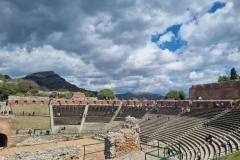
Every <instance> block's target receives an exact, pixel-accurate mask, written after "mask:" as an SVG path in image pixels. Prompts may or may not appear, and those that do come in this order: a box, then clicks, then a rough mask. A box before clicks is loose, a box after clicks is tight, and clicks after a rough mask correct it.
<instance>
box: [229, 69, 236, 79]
mask: <svg viewBox="0 0 240 160" xmlns="http://www.w3.org/2000/svg"><path fill="white" fill-rule="evenodd" d="M235 79H238V75H237V72H236V70H235V68H232V69H231V76H230V80H235Z"/></svg>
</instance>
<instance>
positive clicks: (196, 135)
mask: <svg viewBox="0 0 240 160" xmlns="http://www.w3.org/2000/svg"><path fill="white" fill-rule="evenodd" d="M222 111H223V109H203V110H198V109H196V110H191V111H190V112H186V113H184V114H183V116H182V117H180V119H179V120H178V121H175V122H173V123H171V124H169V125H168V126H167V127H166V128H165V129H163V130H161V132H159V133H158V134H155V135H154V136H153V138H156V139H165V140H168V141H179V142H182V143H183V144H185V146H184V145H183V146H182V147H181V151H182V152H184V156H183V158H184V159H196V157H197V151H200V153H201V158H202V159H203V160H207V159H209V158H213V157H214V155H215V154H219V153H220V152H221V155H222V154H225V153H224V152H225V148H223V147H221V146H220V144H221V143H222V141H223V139H227V140H230V143H231V145H232V148H233V151H238V150H239V145H240V144H239V142H240V138H239V137H240V134H239V132H233V131H235V130H236V129H238V128H239V127H240V123H239V122H240V121H239V120H240V114H239V113H240V110H237V109H233V110H231V111H230V112H228V113H225V114H223V115H222V116H220V117H219V118H218V119H216V120H214V121H212V122H210V123H209V126H208V127H207V128H205V127H204V126H203V123H204V122H206V120H207V119H210V118H213V117H214V116H216V115H218V114H219V113H222ZM159 112H160V111H159ZM195 117H197V118H195ZM165 123H166V116H162V117H159V118H157V117H154V118H151V119H150V120H146V121H143V122H141V123H140V126H141V133H140V134H141V135H144V136H148V135H151V133H154V132H155V131H156V130H157V129H158V128H160V127H161V126H162V125H163V124H165ZM193 128H195V129H193ZM207 134H210V135H212V137H213V142H212V144H208V142H206V141H205V137H206V135H207Z"/></svg>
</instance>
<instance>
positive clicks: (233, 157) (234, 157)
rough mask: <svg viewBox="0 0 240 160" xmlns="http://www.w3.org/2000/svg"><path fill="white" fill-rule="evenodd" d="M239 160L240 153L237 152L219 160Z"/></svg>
mask: <svg viewBox="0 0 240 160" xmlns="http://www.w3.org/2000/svg"><path fill="white" fill-rule="evenodd" d="M239 159H240V152H236V153H233V154H230V155H228V156H226V157H221V158H219V159H218V160H239Z"/></svg>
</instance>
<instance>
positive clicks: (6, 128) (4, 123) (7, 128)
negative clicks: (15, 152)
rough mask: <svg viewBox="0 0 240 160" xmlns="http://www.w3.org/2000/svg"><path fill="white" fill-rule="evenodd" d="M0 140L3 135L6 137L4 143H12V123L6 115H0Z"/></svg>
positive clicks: (2, 138)
mask: <svg viewBox="0 0 240 160" xmlns="http://www.w3.org/2000/svg"><path fill="white" fill-rule="evenodd" d="M0 123H1V125H0V134H1V136H0V138H1V139H0V140H3V141H4V140H5V139H6V138H4V137H5V136H6V137H7V143H6V145H9V144H10V143H12V139H11V136H12V123H11V121H10V118H8V117H0ZM0 143H1V142H0Z"/></svg>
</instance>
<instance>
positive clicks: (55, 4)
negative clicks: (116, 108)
mask: <svg viewBox="0 0 240 160" xmlns="http://www.w3.org/2000/svg"><path fill="white" fill-rule="evenodd" d="M239 10H240V1H239V0H220V1H215V0H195V1H193V0H181V1H179V0H168V1H160V0H151V1H143V0H114V1H113V0H101V1H100V0H81V1H79V0H71V1H67V0H39V1H33V0H21V1H20V0H0V73H2V74H8V75H10V76H11V77H15V78H16V77H22V76H26V75H28V74H31V73H34V72H37V71H54V72H55V73H57V74H59V75H60V76H62V77H64V78H65V79H66V80H68V81H70V82H72V83H74V84H76V85H77V86H79V87H83V88H86V89H89V90H95V91H98V90H100V89H101V88H106V87H107V88H112V89H113V90H114V91H115V92H116V93H124V92H129V91H130V92H138V91H149V92H153V93H160V94H163V95H164V94H165V93H166V92H168V91H169V90H170V89H177V90H180V89H181V90H184V91H185V92H186V93H187V94H188V89H189V87H191V85H192V84H199V83H209V82H215V81H217V79H218V76H219V75H229V70H230V69H231V68H232V67H235V68H236V70H237V71H238V72H240V63H239V62H240V51H239V47H240V12H239Z"/></svg>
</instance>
